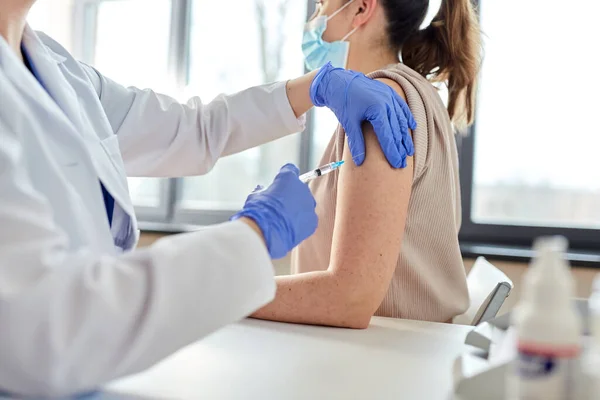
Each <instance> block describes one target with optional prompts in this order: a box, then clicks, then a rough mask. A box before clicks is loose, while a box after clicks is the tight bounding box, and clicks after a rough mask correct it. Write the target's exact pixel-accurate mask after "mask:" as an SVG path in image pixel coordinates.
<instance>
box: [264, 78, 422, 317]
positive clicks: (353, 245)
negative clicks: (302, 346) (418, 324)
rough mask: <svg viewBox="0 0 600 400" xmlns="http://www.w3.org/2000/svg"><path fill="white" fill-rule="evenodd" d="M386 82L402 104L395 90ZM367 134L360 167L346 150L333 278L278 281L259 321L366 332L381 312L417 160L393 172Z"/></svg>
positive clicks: (312, 275) (368, 130)
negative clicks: (270, 301) (378, 311)
mask: <svg viewBox="0 0 600 400" xmlns="http://www.w3.org/2000/svg"><path fill="white" fill-rule="evenodd" d="M383 81H384V82H385V83H387V84H389V85H390V86H392V87H393V88H394V89H395V90H397V91H398V92H399V93H400V94H401V95H402V96H404V93H403V92H402V89H401V88H400V87H399V86H398V85H397V84H396V83H395V82H393V81H390V80H385V79H384V80H383ZM363 131H364V134H365V146H366V152H367V154H366V159H365V163H364V164H363V165H362V166H361V167H356V166H355V165H354V163H353V162H351V160H352V156H351V155H350V152H349V150H348V146H345V147H344V160H346V164H345V165H344V167H343V168H341V169H340V172H339V174H340V175H339V179H338V195H337V196H338V197H337V208H336V219H335V227H334V233H333V243H332V250H331V259H330V265H329V268H328V270H326V271H319V272H309V273H303V274H297V275H290V276H283V277H278V278H277V295H276V297H275V300H274V301H273V302H272V303H271V304H269V305H267V306H266V307H264V308H262V309H261V310H259V311H258V312H256V313H255V314H254V315H253V317H254V318H260V319H269V320H276V321H285V322H296V323H305V324H316V325H330V326H340V327H348V328H366V327H367V326H368V324H369V321H370V319H371V317H372V316H373V314H374V313H375V311H377V308H378V307H379V305H380V304H381V301H382V300H383V298H384V296H385V294H386V292H387V289H388V287H389V284H390V281H391V279H392V276H393V273H394V269H395V267H396V264H397V261H398V255H399V254H400V247H401V243H402V238H403V236H404V226H405V222H406V215H407V211H408V202H409V199H410V194H411V187H412V182H413V159H412V158H409V159H408V161H407V164H408V166H407V168H405V169H393V168H392V167H390V165H389V164H388V162H387V160H386V158H385V156H384V155H383V152H382V151H381V148H380V146H379V143H378V141H377V138H376V137H375V134H374V132H373V128H372V127H371V125H369V124H365V126H364V128H363Z"/></svg>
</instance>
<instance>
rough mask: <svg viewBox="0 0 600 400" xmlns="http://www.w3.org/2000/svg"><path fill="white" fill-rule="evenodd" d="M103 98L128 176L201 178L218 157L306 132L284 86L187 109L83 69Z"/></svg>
mask: <svg viewBox="0 0 600 400" xmlns="http://www.w3.org/2000/svg"><path fill="white" fill-rule="evenodd" d="M81 65H82V67H83V68H84V71H85V72H86V74H87V75H88V77H89V78H90V80H91V81H92V83H93V85H94V87H95V89H96V92H97V93H98V95H99V97H100V101H101V103H102V107H103V108H104V111H105V113H106V115H107V116H108V119H109V122H110V124H111V127H112V129H113V132H114V133H116V134H117V135H118V137H119V145H120V147H121V153H122V155H123V159H124V162H125V168H126V171H127V174H128V175H129V176H155V177H172V176H189V175H201V174H204V173H206V172H208V171H210V170H211V169H212V167H213V166H214V165H215V163H216V162H217V160H218V159H219V158H220V157H223V156H227V155H230V154H235V153H238V152H240V151H243V150H246V149H249V148H252V147H255V146H258V145H261V144H264V143H267V142H270V141H272V140H275V139H278V138H280V137H283V136H285V135H289V134H292V133H296V132H299V131H302V130H303V129H304V121H305V118H304V117H301V118H300V119H297V118H296V116H295V115H294V112H293V111H292V108H291V106H290V103H289V100H288V97H287V94H286V84H285V82H279V83H273V84H269V85H263V86H257V87H253V88H250V89H247V90H244V91H242V92H239V93H237V94H234V95H230V96H227V95H220V96H218V97H216V98H215V99H214V100H213V101H211V102H210V103H207V104H203V103H202V101H201V100H200V98H198V97H193V98H191V99H189V100H188V102H187V103H186V104H181V103H179V102H178V101H176V100H175V99H173V98H171V97H168V96H165V95H161V94H158V93H155V92H153V91H151V90H140V89H137V88H133V87H129V88H126V87H124V86H122V85H120V84H118V83H116V82H114V81H112V80H110V79H108V78H107V77H105V76H103V75H102V74H100V73H99V72H98V71H97V70H95V69H94V68H92V67H90V66H88V65H86V64H81Z"/></svg>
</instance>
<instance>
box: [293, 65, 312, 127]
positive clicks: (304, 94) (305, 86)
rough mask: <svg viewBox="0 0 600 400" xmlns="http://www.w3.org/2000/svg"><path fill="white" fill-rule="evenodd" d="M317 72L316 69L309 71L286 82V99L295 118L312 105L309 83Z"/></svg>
mask: <svg viewBox="0 0 600 400" xmlns="http://www.w3.org/2000/svg"><path fill="white" fill-rule="evenodd" d="M317 72H318V70H317V71H313V72H310V73H308V74H306V75H303V76H301V77H300V78H296V79H292V80H290V81H288V82H287V84H286V92H287V96H288V100H289V102H290V105H291V106H292V110H293V111H294V114H295V115H296V118H299V117H300V116H301V115H304V114H306V113H307V112H308V110H310V109H311V108H312V107H313V103H312V100H311V99H310V84H311V83H312V81H313V79H314V77H315V75H317Z"/></svg>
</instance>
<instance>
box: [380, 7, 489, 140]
mask: <svg viewBox="0 0 600 400" xmlns="http://www.w3.org/2000/svg"><path fill="white" fill-rule="evenodd" d="M429 1H430V0H381V4H382V6H383V9H384V12H385V15H386V18H387V21H388V25H387V41H388V43H389V45H390V46H391V47H392V49H393V50H394V51H398V52H400V51H401V52H402V61H403V62H404V64H405V65H406V66H408V67H410V68H412V69H413V70H415V71H416V72H418V73H419V74H421V75H423V76H424V77H425V78H427V79H429V81H431V82H447V85H448V114H449V115H450V119H451V120H452V122H453V123H454V124H455V126H456V127H457V128H459V129H460V128H464V127H466V126H467V125H469V124H471V123H472V122H473V117H474V108H475V91H476V83H477V75H478V73H479V67H480V64H481V32H480V30H479V22H478V19H477V14H476V12H475V10H474V7H473V5H472V4H471V0H442V5H441V8H440V11H439V13H438V14H437V15H436V16H435V18H434V19H433V21H432V23H431V25H429V27H427V28H425V29H423V30H419V28H420V26H421V24H422V23H423V20H424V19H425V15H426V14H427V8H428V5H429Z"/></svg>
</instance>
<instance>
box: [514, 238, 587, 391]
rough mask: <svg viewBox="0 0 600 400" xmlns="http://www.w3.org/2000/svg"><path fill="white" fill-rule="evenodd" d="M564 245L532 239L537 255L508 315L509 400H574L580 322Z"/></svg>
mask: <svg viewBox="0 0 600 400" xmlns="http://www.w3.org/2000/svg"><path fill="white" fill-rule="evenodd" d="M567 246H568V242H567V240H566V239H565V238H564V237H560V236H554V237H545V238H541V239H538V240H536V242H535V245H534V250H535V251H536V253H537V255H536V257H535V259H534V260H533V262H532V263H531V265H530V267H529V269H528V271H527V272H526V274H525V278H524V279H523V288H522V298H521V301H520V303H519V305H518V306H517V308H516V309H515V311H514V314H513V321H512V322H513V324H514V326H515V328H516V331H517V346H518V349H517V350H518V351H517V353H518V356H517V359H516V360H515V361H514V364H513V365H512V366H511V368H509V371H510V372H509V376H508V382H507V383H508V387H507V394H508V399H509V400H572V399H575V393H576V389H577V388H576V384H575V378H576V377H575V376H574V375H575V373H576V370H577V364H576V363H577V360H578V357H579V354H580V351H581V330H582V321H581V316H580V315H579V312H578V311H577V309H576V307H575V305H574V303H573V301H572V297H573V287H574V282H573V277H572V275H571V272H570V269H569V264H568V263H567V261H566V260H565V259H564V253H565V252H566V250H567Z"/></svg>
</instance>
